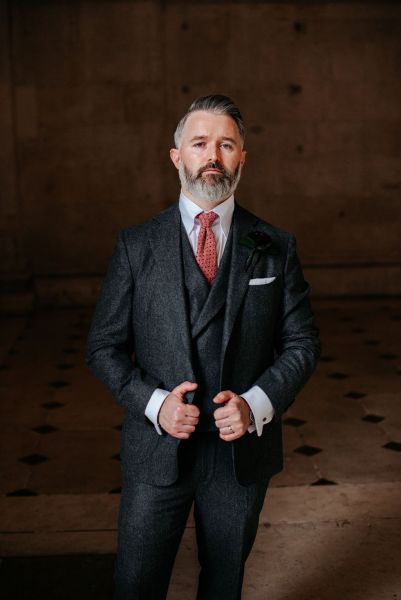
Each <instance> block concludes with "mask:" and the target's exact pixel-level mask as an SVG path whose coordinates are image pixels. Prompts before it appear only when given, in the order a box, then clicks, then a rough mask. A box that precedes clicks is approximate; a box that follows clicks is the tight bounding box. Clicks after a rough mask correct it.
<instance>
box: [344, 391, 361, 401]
mask: <svg viewBox="0 0 401 600" xmlns="http://www.w3.org/2000/svg"><path fill="white" fill-rule="evenodd" d="M365 396H366V394H365V393H364V392H354V391H352V392H347V393H346V394H344V398H352V399H354V400H358V399H359V398H365Z"/></svg>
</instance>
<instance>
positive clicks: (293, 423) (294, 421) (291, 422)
mask: <svg viewBox="0 0 401 600" xmlns="http://www.w3.org/2000/svg"><path fill="white" fill-rule="evenodd" d="M283 423H285V424H286V425H291V427H300V426H301V425H304V424H305V423H306V421H305V420H304V419H297V418H296V417H287V418H286V419H284V421H283Z"/></svg>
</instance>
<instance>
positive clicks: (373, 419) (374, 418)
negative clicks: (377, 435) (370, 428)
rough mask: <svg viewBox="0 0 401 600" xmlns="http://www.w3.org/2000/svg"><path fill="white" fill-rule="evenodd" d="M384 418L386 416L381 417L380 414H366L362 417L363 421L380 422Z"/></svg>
mask: <svg viewBox="0 0 401 600" xmlns="http://www.w3.org/2000/svg"><path fill="white" fill-rule="evenodd" d="M384 419H385V417H380V416H379V415H365V416H364V417H362V421H367V422H368V423H380V421H384Z"/></svg>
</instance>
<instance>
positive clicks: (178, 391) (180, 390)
mask: <svg viewBox="0 0 401 600" xmlns="http://www.w3.org/2000/svg"><path fill="white" fill-rule="evenodd" d="M197 387H198V384H197V383H195V382H193V381H183V382H182V383H180V385H177V387H175V388H174V389H173V391H172V393H173V394H175V395H176V396H180V397H181V398H182V399H184V396H185V394H186V393H187V392H193V391H194V390H196V388H197Z"/></svg>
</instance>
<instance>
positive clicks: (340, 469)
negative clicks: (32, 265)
mask: <svg viewBox="0 0 401 600" xmlns="http://www.w3.org/2000/svg"><path fill="white" fill-rule="evenodd" d="M314 308H315V312H316V316H317V321H318V324H319V326H320V329H321V334H322V344H323V355H322V357H321V360H320V363H319V366H318V369H317V371H316V373H315V375H314V377H313V378H312V379H311V381H310V382H309V383H308V385H307V386H306V388H305V389H304V390H303V392H302V394H301V395H300V396H299V398H298V399H297V401H296V402H295V403H294V405H293V406H292V407H291V409H290V410H289V411H288V413H287V415H286V417H285V419H284V423H285V427H284V432H285V455H286V458H285V469H284V471H283V472H282V473H281V474H280V475H278V476H277V477H275V478H274V479H273V481H272V483H271V486H272V487H274V488H277V493H280V494H281V493H288V494H293V493H294V491H295V489H294V488H299V489H302V490H305V486H307V488H308V489H310V492H308V493H310V494H314V493H315V492H314V491H313V490H316V494H318V488H320V486H324V487H325V489H327V490H329V489H332V490H333V489H334V486H338V488H337V489H338V490H339V491H340V487H341V486H345V487H344V489H350V488H347V486H364V485H373V484H374V485H379V486H380V485H384V484H387V483H391V482H393V483H398V484H399V483H400V482H401V402H400V399H401V398H400V396H401V394H400V389H401V378H400V375H401V345H400V339H401V335H400V334H401V300H400V299H386V300H341V301H334V300H326V301H323V300H321V301H318V302H317V301H316V302H315V303H314ZM90 318H91V311H89V310H86V309H85V310H84V309H76V310H57V311H47V312H46V313H43V314H35V315H31V316H28V317H26V318H22V317H21V318H20V317H19V318H10V319H7V320H2V321H0V393H1V403H0V433H1V442H0V443H1V456H0V469H1V474H2V478H1V489H0V493H1V494H2V498H3V501H4V502H5V503H6V504H4V506H8V507H11V506H12V504H10V503H12V499H13V498H18V497H28V498H25V500H26V501H29V502H30V503H31V504H30V505H31V506H33V504H32V502H34V501H35V500H36V501H37V502H39V501H41V498H42V497H43V498H44V499H45V498H48V497H49V498H50V497H52V498H55V497H56V495H60V498H61V497H62V496H61V495H67V494H69V495H71V497H72V495H78V496H80V497H81V498H83V497H84V496H85V495H87V497H88V498H89V497H90V495H96V494H97V495H102V497H104V495H105V494H106V495H110V501H111V502H112V503H113V506H115V505H116V504H118V493H119V488H120V463H119V454H118V453H119V429H120V424H121V418H122V412H121V409H120V407H119V406H118V405H117V403H116V402H115V401H114V400H113V399H112V398H111V397H110V396H109V394H108V392H107V391H106V390H104V389H103V387H102V386H101V384H100V383H98V382H97V381H96V380H95V379H94V378H93V376H92V375H91V373H90V372H89V371H88V369H87V368H86V366H85V364H84V343H85V338H86V334H87V330H88V326H89V323H90ZM278 488H282V492H279V489H278ZM342 489H343V488H342V487H341V490H342ZM358 489H362V487H360V488H358ZM369 489H370V488H369ZM398 489H399V488H398ZM287 490H288V492H287ZM318 495H319V494H318ZM99 497H100V496H99ZM319 497H321V495H320V496H319ZM29 498H31V500H29ZM399 500H400V502H399V504H400V505H401V498H399ZM15 501H16V502H18V500H15ZM21 501H22V498H21ZM113 514H114V513H113ZM316 519H317V520H319V515H316ZM397 523H398V524H399V521H397ZM9 526H10V523H9V522H8V525H7V527H9ZM3 529H4V528H3ZM383 531H384V530H383ZM268 533H269V532H268V531H267V530H264V532H262V533H260V535H261V536H262V537H263V536H264V535H268ZM393 533H394V530H393ZM276 534H277V535H279V532H277V531H276ZM383 535H384V534H383ZM273 537H274V536H273ZM279 537H280V535H279ZM311 537H313V531H312V530H308V532H307V534H306V538H305V539H307V540H308V539H309V538H311ZM277 543H279V539H278V542H277ZM306 543H307V544H309V543H310V541H309V542H308V541H306ZM383 543H384V542H383ZM16 548H18V544H17V545H16ZM94 551H95V550H94ZM15 553H18V551H17V550H16V551H15V552H14V551H13V550H7V549H6V550H5V551H4V552H3V554H6V555H13V554H15ZM39 553H41V554H43V553H46V552H44V551H43V548H41V550H40V552H39ZM50 553H52V552H51V551H50ZM54 553H55V554H60V553H62V551H61V550H60V551H58V552H54ZM24 554H29V552H28V551H27V550H26V549H25V550H24ZM32 554H35V552H32ZM255 560H256V559H255ZM255 564H256V563H255ZM177 589H178V588H177ZM277 589H278V588H277ZM389 593H390V592H389ZM391 593H393V592H391ZM319 594H320V595H319ZM319 594H318V595H317V596H316V598H319V600H320V599H325V598H331V596H329V595H326V596H324V595H322V593H320V592H319ZM173 597H174V598H179V597H182V598H183V600H185V599H186V598H187V597H188V598H190V597H191V596H185V595H182V596H179V595H176V596H172V598H173ZM256 597H257V596H255V595H254V596H253V595H252V594H251V595H250V596H249V598H252V599H253V598H256ZM261 597H266V596H261ZM298 597H299V598H300V599H301V598H302V599H303V598H304V597H305V598H306V597H307V596H305V595H302V594H301V593H300V594H299V596H297V595H296V594H294V593H290V594H289V595H276V596H271V600H284V598H288V599H291V600H297V599H298ZM312 597H315V596H313V595H310V596H309V598H308V600H310V598H312ZM344 597H346V598H348V597H349V598H353V599H354V598H355V599H356V598H359V596H358V595H356V594H354V595H350V596H344ZM361 597H362V596H361ZM363 597H364V598H372V600H376V599H378V598H392V599H393V598H397V597H401V596H397V595H388V596H385V595H383V596H382V595H376V596H375V595H372V596H369V595H366V594H365V595H364V596H363ZM269 598H270V597H269Z"/></svg>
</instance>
